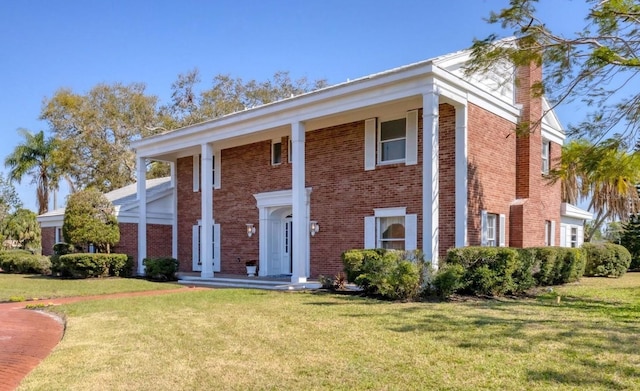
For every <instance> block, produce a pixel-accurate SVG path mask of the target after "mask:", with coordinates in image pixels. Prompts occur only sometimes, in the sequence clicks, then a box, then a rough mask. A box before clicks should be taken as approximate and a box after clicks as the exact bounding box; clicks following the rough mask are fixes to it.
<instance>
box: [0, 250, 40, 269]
mask: <svg viewBox="0 0 640 391" xmlns="http://www.w3.org/2000/svg"><path fill="white" fill-rule="evenodd" d="M0 269H2V270H4V271H5V272H6V273H16V274H49V273H51V261H50V260H49V257H46V256H43V255H35V254H32V253H31V252H30V251H26V250H9V251H2V252H0Z"/></svg>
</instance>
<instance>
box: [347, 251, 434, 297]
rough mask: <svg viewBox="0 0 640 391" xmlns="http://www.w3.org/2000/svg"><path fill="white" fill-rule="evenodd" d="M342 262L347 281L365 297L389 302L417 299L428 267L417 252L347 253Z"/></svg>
mask: <svg viewBox="0 0 640 391" xmlns="http://www.w3.org/2000/svg"><path fill="white" fill-rule="evenodd" d="M342 260H343V264H344V266H345V274H346V276H347V279H348V280H349V281H351V282H355V283H356V284H357V285H358V286H360V287H361V288H362V289H363V290H364V291H365V293H366V294H369V295H379V296H381V297H383V298H387V299H392V300H398V299H412V298H415V297H417V295H418V292H419V290H420V283H421V276H422V274H423V273H422V271H423V269H424V268H425V267H426V265H427V264H426V263H425V262H424V260H423V259H422V255H421V253H420V252H419V251H407V252H405V251H391V250H385V249H376V250H349V251H346V252H345V253H343V254H342Z"/></svg>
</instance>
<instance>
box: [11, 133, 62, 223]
mask: <svg viewBox="0 0 640 391" xmlns="http://www.w3.org/2000/svg"><path fill="white" fill-rule="evenodd" d="M18 132H19V133H20V134H21V135H22V137H24V141H23V142H22V143H20V144H18V145H16V147H15V149H14V150H13V152H11V154H9V156H7V157H6V158H5V160H4V165H5V167H8V168H9V169H10V171H9V180H11V181H17V182H18V183H20V182H21V181H22V178H23V177H24V176H25V175H30V176H31V183H33V184H35V185H36V202H37V204H38V214H43V213H46V212H47V211H48V210H49V191H50V190H55V189H57V187H58V180H59V178H60V171H59V170H58V166H57V165H56V162H55V159H56V157H55V156H56V154H55V151H56V148H57V147H58V142H57V140H56V139H55V138H45V136H44V131H42V130H41V131H40V132H38V133H36V134H33V133H31V132H29V131H28V130H26V129H18Z"/></svg>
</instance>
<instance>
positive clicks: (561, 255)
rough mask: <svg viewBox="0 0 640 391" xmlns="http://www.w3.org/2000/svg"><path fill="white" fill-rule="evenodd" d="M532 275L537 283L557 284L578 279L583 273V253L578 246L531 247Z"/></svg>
mask: <svg viewBox="0 0 640 391" xmlns="http://www.w3.org/2000/svg"><path fill="white" fill-rule="evenodd" d="M527 250H530V251H532V252H534V254H535V255H534V257H535V261H534V266H533V277H534V278H535V280H536V283H537V285H541V286H548V285H559V284H566V283H568V282H574V281H578V280H579V279H580V277H582V276H583V274H584V266H585V253H584V251H583V250H582V249H579V248H565V247H531V248H529V249H527Z"/></svg>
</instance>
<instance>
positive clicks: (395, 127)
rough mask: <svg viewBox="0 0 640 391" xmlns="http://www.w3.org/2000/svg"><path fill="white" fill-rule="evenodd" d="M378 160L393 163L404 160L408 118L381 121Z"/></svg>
mask: <svg viewBox="0 0 640 391" xmlns="http://www.w3.org/2000/svg"><path fill="white" fill-rule="evenodd" d="M378 134H379V142H378V161H379V162H380V163H393V162H400V161H404V159H405V156H406V142H407V119H406V118H400V119H395V120H392V121H384V122H380V129H379V132H378Z"/></svg>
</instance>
